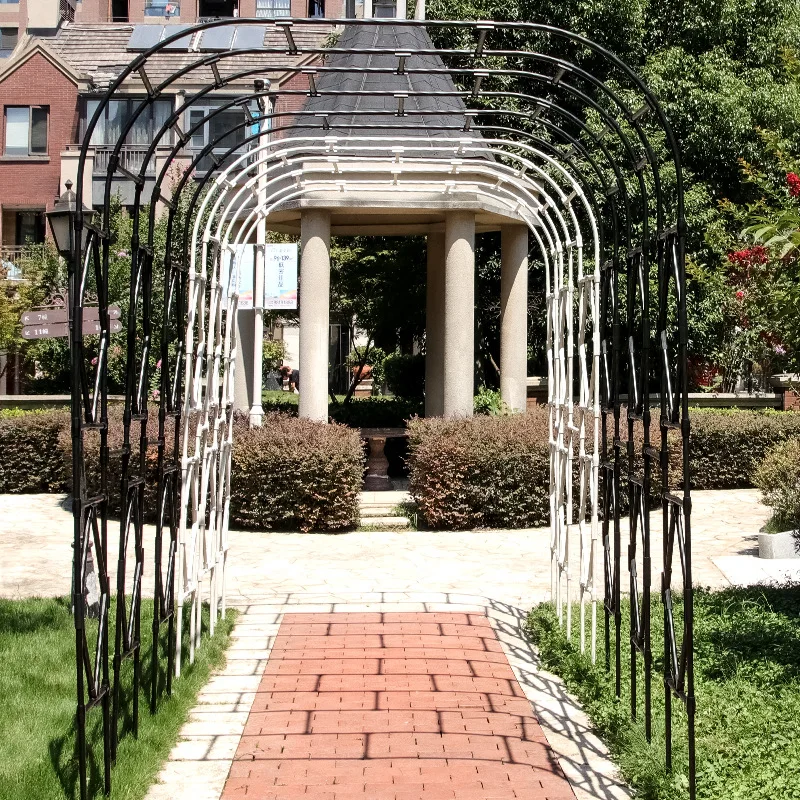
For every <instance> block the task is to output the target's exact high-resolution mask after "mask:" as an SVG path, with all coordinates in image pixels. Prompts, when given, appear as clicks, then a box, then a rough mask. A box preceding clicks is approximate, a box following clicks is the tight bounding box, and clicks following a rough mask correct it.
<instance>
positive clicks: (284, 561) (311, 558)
mask: <svg viewBox="0 0 800 800" xmlns="http://www.w3.org/2000/svg"><path fill="white" fill-rule="evenodd" d="M692 497H693V514H692V534H693V554H694V559H693V563H694V577H695V582H696V583H698V584H700V585H703V586H711V587H717V588H721V587H724V586H730V585H731V584H732V583H734V582H735V583H739V582H740V581H741V580H742V577H743V576H744V579H745V580H746V579H747V574H748V570H749V571H750V572H752V573H753V581H752V582H754V583H755V582H758V580H757V577H756V575H755V570H754V567H755V565H754V564H753V562H752V559H750V558H748V556H753V555H754V554H757V550H756V549H755V548H756V546H757V545H756V539H757V533H758V530H759V529H760V528H761V527H762V526H763V525H764V523H765V522H766V520H767V518H768V517H769V514H770V511H769V509H768V508H767V507H766V506H763V505H762V504H761V503H760V502H759V499H758V497H759V495H758V492H757V491H756V490H754V489H742V490H736V491H724V492H718V491H705V492H694V493H693V495H692ZM651 527H652V553H653V574H654V575H657V574H658V572H659V571H660V569H661V564H660V560H661V529H662V526H661V517H660V512H654V513H653V514H652V515H651ZM118 536H119V523H118V522H110V523H109V540H110V543H111V547H112V552H113V557H111V558H110V559H109V573H110V580H111V582H112V585H114V584H115V580H116V578H115V569H116V563H117V559H116V550H115V549H114V548H115V544H114V543H115V542H116V538H115V537H118ZM154 536H155V531H154V528H153V527H152V526H145V541H148V542H150V541H152V540H153V537H154ZM626 537H627V527H626V525H625V523H623V543H625V539H626ZM71 542H72V516H71V514H70V512H69V509H68V506H67V504H66V503H65V498H64V496H63V495H0V597H12V598H13V597H31V596H54V595H65V594H68V593H69V590H70V580H71V566H70V559H71V555H72V548H71ZM230 543H231V550H230V558H229V562H230V565H231V568H230V570H229V571H228V574H227V575H226V585H227V587H228V592H229V597H230V598H231V601H232V602H235V603H236V604H239V605H242V604H245V603H246V602H247V601H248V598H251V597H257V596H259V595H263V594H269V595H270V596H272V597H274V602H273V606H272V608H267V609H265V613H269V612H270V611H272V610H273V608H280V607H281V606H282V604H283V603H284V602H285V598H287V597H289V596H294V597H297V596H298V594H302V595H303V603H304V604H305V605H308V604H310V603H315V602H318V603H319V608H317V609H316V610H318V611H326V610H333V608H332V606H334V605H335V603H337V602H341V600H337V598H340V597H341V596H342V593H345V594H347V593H350V594H352V593H354V592H355V593H358V594H359V596H360V597H362V598H363V599H362V600H360V601H359V602H360V603H361V604H362V605H361V607H360V608H359V609H351V610H353V611H356V610H369V606H367V605H365V604H368V603H384V602H394V601H395V600H397V601H400V602H402V601H403V600H404V599H405V598H406V597H407V595H408V593H409V592H412V593H415V595H416V596H419V595H420V594H423V593H424V595H426V596H428V595H436V594H437V593H438V594H440V595H441V594H447V595H448V596H449V597H451V598H452V597H453V596H455V595H459V594H460V595H471V594H474V593H475V592H476V591H477V592H480V594H481V595H483V596H486V597H497V598H502V599H503V600H504V601H506V602H510V603H512V604H513V605H515V606H518V607H522V608H525V607H529V606H532V605H533V604H534V603H537V602H541V601H542V600H544V599H546V598H547V597H548V596H549V592H550V534H549V531H548V530H546V529H544V528H533V529H526V530H515V531H456V532H444V531H402V532H387V531H380V532H364V531H355V532H351V533H342V534H325V533H275V532H270V533H265V532H258V531H231V532H230ZM570 548H571V552H572V553H574V554H575V564H574V566H575V570H576V571H577V555H578V547H577V533H576V534H575V537H574V538H573V539H572V541H571V542H570ZM601 555H602V554H601V552H600V548H598V552H596V553H595V557H596V560H595V575H598V576H600V577H599V579H598V580H599V582H598V590H599V591H602V574H603V573H602V559H601ZM723 557H724V558H725V559H726V560H724V561H723V560H721V559H722V558H723ZM731 558H739V559H743V560H740V561H738V562H737V561H731V560H730V559H731ZM129 572H131V573H132V570H129ZM130 577H131V576H130V575H129V578H130ZM732 578H735V580H732ZM152 586H153V581H152V569H151V568H150V562H149V561H148V562H146V564H145V570H144V577H143V591H144V593H145V594H152ZM431 602H435V600H431ZM309 610H311V609H309ZM415 610H423V609H421V608H417V609H415Z"/></svg>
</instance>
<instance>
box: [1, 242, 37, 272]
mask: <svg viewBox="0 0 800 800" xmlns="http://www.w3.org/2000/svg"><path fill="white" fill-rule="evenodd" d="M44 252H45V245H44V244H15V245H3V246H0V279H3V280H6V281H21V280H23V277H22V271H21V269H20V265H19V262H20V261H21V260H22V257H23V256H24V255H26V254H27V255H31V256H36V255H37V254H41V255H42V257H43V256H44Z"/></svg>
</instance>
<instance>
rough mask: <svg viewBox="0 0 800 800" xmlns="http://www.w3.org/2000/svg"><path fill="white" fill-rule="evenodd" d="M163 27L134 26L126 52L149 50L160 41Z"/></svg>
mask: <svg viewBox="0 0 800 800" xmlns="http://www.w3.org/2000/svg"><path fill="white" fill-rule="evenodd" d="M162 33H164V26H163V25H136V26H135V27H134V29H133V33H131V38H130V39H128V50H142V51H144V50H149V49H150V48H151V47H153V45H156V44H158V43H159V42H160V41H161V34H162Z"/></svg>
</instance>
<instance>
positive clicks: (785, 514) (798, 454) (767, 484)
mask: <svg viewBox="0 0 800 800" xmlns="http://www.w3.org/2000/svg"><path fill="white" fill-rule="evenodd" d="M754 482H755V484H756V486H757V487H758V488H759V489H761V493H762V494H763V495H764V502H765V503H766V504H767V505H768V506H770V507H771V508H772V511H773V513H774V522H775V524H776V525H777V526H778V527H781V528H784V529H786V528H800V439H787V440H786V441H785V442H781V443H780V444H779V445H777V446H775V447H773V448H771V449H770V450H768V451H767V454H766V455H765V456H764V460H763V461H762V462H761V464H760V465H759V467H758V469H757V470H756V473H755V478H754Z"/></svg>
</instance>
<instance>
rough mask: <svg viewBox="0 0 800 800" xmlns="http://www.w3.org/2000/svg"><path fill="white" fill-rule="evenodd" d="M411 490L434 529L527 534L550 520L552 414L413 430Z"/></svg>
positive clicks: (417, 425)
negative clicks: (509, 530)
mask: <svg viewBox="0 0 800 800" xmlns="http://www.w3.org/2000/svg"><path fill="white" fill-rule="evenodd" d="M409 450H410V456H409V479H410V480H409V489H410V491H411V494H412V496H413V497H414V499H415V500H416V502H417V505H418V506H419V510H420V512H421V513H422V516H423V517H424V518H425V520H426V522H427V523H428V524H429V525H431V526H432V527H433V528H447V529H451V530H465V529H468V528H529V527H536V526H539V525H546V524H548V521H549V513H550V512H549V509H550V506H549V500H548V491H549V490H548V484H549V476H550V464H549V448H548V445H547V409H546V408H544V407H542V408H541V409H536V410H535V411H531V412H529V413H528V414H517V415H512V416H506V417H472V418H469V419H455V420H444V419H438V418H437V419H425V420H422V419H416V420H412V421H411V423H410V424H409Z"/></svg>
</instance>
